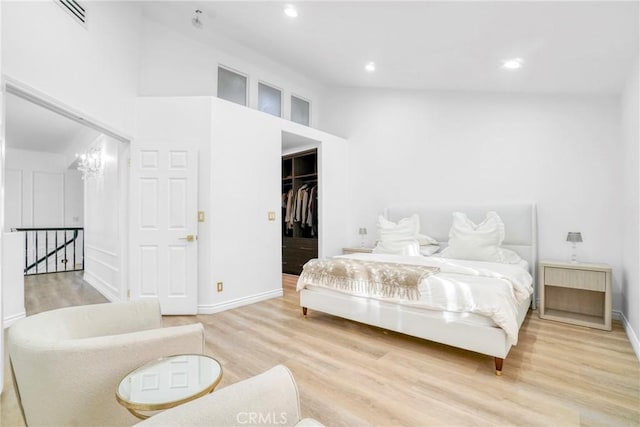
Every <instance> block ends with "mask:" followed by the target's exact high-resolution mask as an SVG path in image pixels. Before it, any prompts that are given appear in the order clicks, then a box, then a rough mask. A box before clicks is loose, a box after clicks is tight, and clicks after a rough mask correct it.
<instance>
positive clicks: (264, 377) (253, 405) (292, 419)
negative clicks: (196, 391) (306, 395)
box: [136, 365, 322, 427]
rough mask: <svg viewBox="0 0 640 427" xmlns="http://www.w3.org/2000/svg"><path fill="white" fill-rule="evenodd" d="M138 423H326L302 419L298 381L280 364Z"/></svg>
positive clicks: (166, 426)
mask: <svg viewBox="0 0 640 427" xmlns="http://www.w3.org/2000/svg"><path fill="white" fill-rule="evenodd" d="M137 426H140V427H152V426H158V427H185V426H189V427H193V426H201V427H205V426H278V427H287V426H296V427H303V426H304V427H314V426H319V427H322V424H320V423H319V422H317V421H316V420H314V419H311V418H304V419H300V397H299V394H298V387H297V385H296V382H295V380H294V379H293V375H292V374H291V372H290V371H289V369H287V368H286V367H284V366H283V365H277V366H275V367H273V368H271V369H269V370H268V371H266V372H263V373H262V374H260V375H256V376H255V377H251V378H249V379H246V380H244V381H240V382H238V383H235V384H232V385H230V386H227V387H225V388H222V389H220V390H216V391H214V392H213V393H211V394H209V395H206V396H204V397H201V398H199V399H197V400H194V401H193V402H189V403H185V404H184V405H180V406H178V407H176V408H173V409H169V410H168V411H165V412H162V413H160V414H157V415H154V416H153V417H151V418H149V419H147V420H145V421H143V422H141V423H140V424H138V425H137ZM137 426H136V427H137Z"/></svg>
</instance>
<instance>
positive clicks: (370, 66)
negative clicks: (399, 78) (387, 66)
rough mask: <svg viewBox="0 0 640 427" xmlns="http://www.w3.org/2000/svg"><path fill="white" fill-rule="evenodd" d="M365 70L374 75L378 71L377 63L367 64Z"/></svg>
mask: <svg viewBox="0 0 640 427" xmlns="http://www.w3.org/2000/svg"><path fill="white" fill-rule="evenodd" d="M364 69H365V70H367V71H368V72H370V73H372V72H374V71H375V70H376V63H375V62H373V61H371V62H367V64H366V65H365V66H364Z"/></svg>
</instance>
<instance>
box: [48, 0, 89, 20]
mask: <svg viewBox="0 0 640 427" xmlns="http://www.w3.org/2000/svg"><path fill="white" fill-rule="evenodd" d="M54 1H55V2H56V3H58V5H59V6H60V7H61V8H63V9H64V10H66V11H67V13H68V14H69V15H70V16H71V17H72V18H73V19H74V20H75V21H76V22H78V23H79V24H80V25H82V26H85V27H86V25H87V11H86V10H85V9H84V7H83V6H82V5H81V4H80V2H78V1H76V0H54Z"/></svg>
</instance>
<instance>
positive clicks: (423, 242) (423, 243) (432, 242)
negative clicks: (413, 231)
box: [416, 234, 440, 246]
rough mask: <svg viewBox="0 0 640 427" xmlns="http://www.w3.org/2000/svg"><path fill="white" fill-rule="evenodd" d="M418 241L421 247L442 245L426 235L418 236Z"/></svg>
mask: <svg viewBox="0 0 640 427" xmlns="http://www.w3.org/2000/svg"><path fill="white" fill-rule="evenodd" d="M416 239H417V240H418V242H419V243H420V246H427V245H440V243H439V242H438V241H437V240H436V239H434V238H433V237H430V236H427V235H426V234H418V235H417V236H416Z"/></svg>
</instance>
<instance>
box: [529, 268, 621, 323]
mask: <svg viewBox="0 0 640 427" xmlns="http://www.w3.org/2000/svg"><path fill="white" fill-rule="evenodd" d="M538 268H539V275H538V280H539V289H540V317H541V318H542V319H549V320H557V321H559V322H565V323H571V324H574V325H580V326H588V327H590V328H597V329H604V330H606V331H610V330H611V267H610V266H609V265H607V264H584V263H576V264H574V263H571V262H562V261H540V262H539V263H538Z"/></svg>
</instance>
